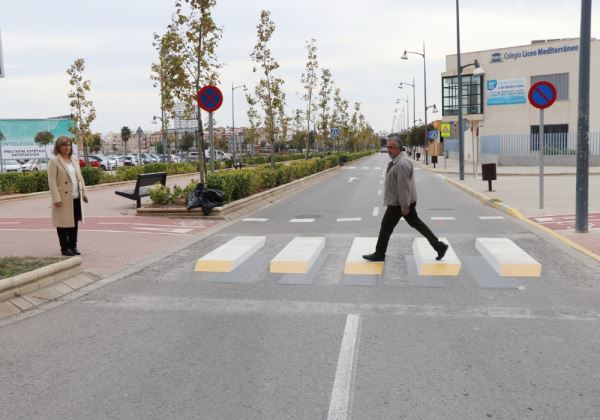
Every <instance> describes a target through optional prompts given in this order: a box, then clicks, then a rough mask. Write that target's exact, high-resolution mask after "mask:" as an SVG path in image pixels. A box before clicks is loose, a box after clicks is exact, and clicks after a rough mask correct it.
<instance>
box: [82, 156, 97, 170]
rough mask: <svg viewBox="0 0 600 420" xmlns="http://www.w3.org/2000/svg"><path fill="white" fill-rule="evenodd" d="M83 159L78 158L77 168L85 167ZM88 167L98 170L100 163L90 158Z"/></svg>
mask: <svg viewBox="0 0 600 420" xmlns="http://www.w3.org/2000/svg"><path fill="white" fill-rule="evenodd" d="M85 166H86V164H85V159H84V158H83V157H80V158H79V167H80V168H83V167H85ZM90 167H92V168H99V167H100V162H98V161H97V160H96V159H94V158H92V157H90Z"/></svg>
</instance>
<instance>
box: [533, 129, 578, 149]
mask: <svg viewBox="0 0 600 420" xmlns="http://www.w3.org/2000/svg"><path fill="white" fill-rule="evenodd" d="M568 136H569V124H544V146H545V147H544V149H545V152H544V154H546V155H563V154H567V149H568V147H567V144H568ZM529 150H531V151H539V150H540V126H539V125H532V126H531V137H530V139H529Z"/></svg>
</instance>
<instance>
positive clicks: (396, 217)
mask: <svg viewBox="0 0 600 420" xmlns="http://www.w3.org/2000/svg"><path fill="white" fill-rule="evenodd" d="M401 217H404V219H405V220H406V223H408V224H409V225H410V226H411V227H412V228H413V229H416V230H417V231H419V233H420V234H421V235H423V236H424V237H425V238H427V240H428V241H429V243H430V244H431V246H432V247H433V249H435V250H436V251H437V250H438V248H439V244H440V241H439V239H438V238H437V237H436V236H435V235H434V234H433V232H432V231H431V230H430V229H429V228H428V227H427V225H426V224H425V223H423V221H422V220H421V219H419V216H418V215H417V203H412V204H411V205H410V210H409V212H408V214H407V215H406V216H402V209H401V207H400V206H387V209H386V210H385V214H384V215H383V219H382V220H381V228H380V229H379V238H378V239H377V247H376V248H375V253H376V254H377V255H380V256H385V252H386V250H387V247H388V243H389V241H390V236H392V232H393V231H394V228H395V227H396V225H397V224H398V222H399V221H400V218H401Z"/></svg>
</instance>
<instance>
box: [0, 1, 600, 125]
mask: <svg viewBox="0 0 600 420" xmlns="http://www.w3.org/2000/svg"><path fill="white" fill-rule="evenodd" d="M580 7H581V6H580V2H579V1H576V0H545V1H543V2H540V1H534V0H520V1H519V0H503V1H501V2H499V1H488V0H461V1H460V29H461V51H462V52H463V53H465V52H469V51H478V50H488V49H495V48H502V47H511V46H518V45H526V44H529V43H530V42H531V41H532V40H534V39H551V38H569V37H578V36H579V23H580V13H581V9H580ZM174 10H175V9H174V0H144V1H142V0H119V1H116V0H102V1H92V0H80V1H78V2H73V1H66V0H52V1H43V2H42V1H38V0H36V1H33V0H20V1H14V0H0V36H1V42H2V50H3V60H4V67H5V73H6V77H4V78H0V119H6V118H47V117H53V116H58V115H66V114H69V113H70V108H69V99H68V97H67V92H68V91H69V84H68V80H69V79H68V76H67V74H66V70H67V68H68V67H69V66H70V65H71V64H72V63H73V61H74V60H75V59H77V58H84V59H85V60H86V70H85V73H84V76H85V78H86V79H89V80H90V81H91V85H92V89H91V92H90V94H89V99H91V100H92V101H93V103H94V106H95V108H96V112H97V117H96V120H95V121H94V123H93V124H92V130H93V131H97V132H100V133H103V134H105V133H107V132H110V131H113V132H119V131H120V129H121V127H123V126H129V127H130V128H132V130H135V129H137V127H138V126H139V127H141V128H142V129H143V130H144V131H147V130H156V129H158V126H157V125H154V124H152V117H153V116H154V115H160V101H159V93H158V90H157V89H156V88H154V87H153V84H152V81H151V80H150V65H151V63H153V62H156V61H157V54H156V51H155V49H154V47H153V46H152V41H153V37H152V35H153V33H159V34H162V33H164V31H165V29H166V27H167V25H168V23H169V22H170V19H171V15H172V13H173V12H174ZM261 10H269V11H270V12H271V19H272V20H273V21H274V23H275V26H276V29H275V32H274V34H273V37H272V39H271V42H270V48H271V51H272V54H273V56H274V58H275V59H276V60H277V61H278V62H279V64H280V66H281V67H280V69H279V70H278V75H279V76H280V77H281V78H283V79H284V81H285V85H284V90H285V92H286V96H287V112H288V114H289V115H291V114H292V113H293V111H294V110H295V109H297V108H301V109H306V104H305V102H304V101H302V95H303V88H302V85H301V83H300V78H301V75H302V72H303V71H304V67H305V64H306V60H307V53H306V48H305V42H306V41H307V40H309V39H311V38H315V39H316V40H317V48H318V51H317V55H318V61H319V66H320V67H321V68H329V69H330V70H331V72H332V75H333V80H334V83H335V85H336V86H337V87H339V88H340V91H341V95H342V97H344V98H345V99H347V100H348V101H349V102H350V103H354V102H359V103H360V104H361V110H362V112H363V114H364V116H365V118H366V120H367V122H368V123H369V124H370V125H371V126H372V127H373V128H374V129H375V130H376V131H389V130H390V129H391V126H392V120H393V116H394V110H395V109H396V108H397V107H398V105H396V100H397V99H399V98H400V99H408V100H409V107H410V111H409V112H410V115H411V116H412V113H413V100H412V89H411V88H408V89H406V88H405V89H398V85H399V82H412V80H413V78H414V80H415V84H416V118H417V119H419V118H423V59H422V58H421V57H420V56H418V55H409V59H408V60H401V59H400V57H401V56H402V53H403V52H404V50H409V51H418V52H421V51H422V50H423V44H425V52H426V65H427V103H428V105H432V104H436V105H437V106H438V107H439V106H440V105H441V103H440V101H441V73H442V72H443V71H444V70H445V57H446V55H451V54H455V53H456V1H455V0H427V1H421V2H417V1H414V0H413V1H408V0H369V1H364V0H363V1H359V0H217V5H216V7H215V9H214V20H215V22H216V24H217V25H218V26H219V27H220V28H221V29H222V31H223V32H222V39H221V40H220V42H219V46H218V50H217V54H218V57H219V61H220V62H221V63H222V64H223V65H224V66H223V68H222V70H221V72H220V84H219V85H218V86H219V87H220V89H221V90H222V92H223V94H224V101H223V105H222V107H221V108H220V109H219V110H218V111H216V112H215V113H214V118H215V120H216V123H217V125H218V126H223V127H224V126H231V124H232V121H231V119H232V99H231V87H232V83H233V84H235V85H236V86H237V85H241V84H245V85H246V86H247V87H248V88H250V89H251V90H252V89H253V87H254V85H255V84H256V81H257V76H256V74H254V73H253V72H252V62H251V60H250V53H251V52H252V49H253V47H254V44H255V43H256V25H257V24H258V21H259V17H260V12H261ZM592 36H593V37H594V36H600V8H599V6H598V5H597V2H596V5H594V6H593V10H592ZM233 101H234V103H233V104H234V107H235V108H234V109H235V114H234V115H235V126H236V127H239V126H245V125H247V121H248V119H247V116H246V111H247V105H246V101H245V98H244V94H243V92H242V89H237V90H236V91H235V96H234V100H233ZM401 106H404V107H405V106H406V105H404V104H403V103H402V105H401ZM440 115H441V114H436V115H431V114H429V119H430V120H431V119H432V117H436V116H437V117H439V116H440ZM411 119H412V118H411Z"/></svg>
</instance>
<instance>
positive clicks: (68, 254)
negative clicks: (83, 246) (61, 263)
mask: <svg viewBox="0 0 600 420" xmlns="http://www.w3.org/2000/svg"><path fill="white" fill-rule="evenodd" d="M60 253H61V254H63V255H64V256H65V257H74V256H75V254H73V251H71V250H70V249H64V250H62V251H61V252H60Z"/></svg>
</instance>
